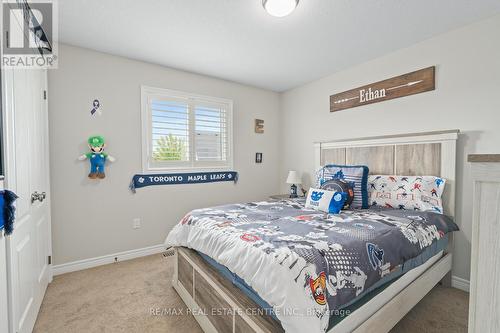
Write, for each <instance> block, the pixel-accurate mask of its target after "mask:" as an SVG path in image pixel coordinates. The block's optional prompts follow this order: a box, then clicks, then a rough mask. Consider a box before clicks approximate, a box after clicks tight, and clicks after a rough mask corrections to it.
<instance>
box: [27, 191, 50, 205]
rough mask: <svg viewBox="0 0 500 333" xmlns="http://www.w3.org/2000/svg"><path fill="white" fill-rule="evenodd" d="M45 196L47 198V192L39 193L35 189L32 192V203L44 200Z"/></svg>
mask: <svg viewBox="0 0 500 333" xmlns="http://www.w3.org/2000/svg"><path fill="white" fill-rule="evenodd" d="M45 198H47V193H46V192H42V193H38V192H37V191H35V192H33V193H32V194H31V204H34V203H35V201H37V200H38V201H40V202H43V201H44V200H45Z"/></svg>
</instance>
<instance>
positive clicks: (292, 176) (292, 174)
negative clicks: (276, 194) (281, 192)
mask: <svg viewBox="0 0 500 333" xmlns="http://www.w3.org/2000/svg"><path fill="white" fill-rule="evenodd" d="M286 183H287V184H292V186H290V198H297V197H298V195H297V185H300V184H302V179H301V178H300V177H299V173H298V172H297V171H289V172H288V178H287V179H286Z"/></svg>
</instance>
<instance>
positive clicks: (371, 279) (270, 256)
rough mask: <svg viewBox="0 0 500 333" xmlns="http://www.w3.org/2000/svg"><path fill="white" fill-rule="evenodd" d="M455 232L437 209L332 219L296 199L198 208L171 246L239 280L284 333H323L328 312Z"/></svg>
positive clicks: (354, 213) (175, 233)
mask: <svg viewBox="0 0 500 333" xmlns="http://www.w3.org/2000/svg"><path fill="white" fill-rule="evenodd" d="M455 230H458V227H457V226H456V224H455V223H453V221H452V220H451V219H450V218H449V217H447V216H445V215H441V214H437V213H432V212H419V211H407V210H387V209H369V210H352V211H343V212H341V213H340V214H338V215H328V214H324V213H321V212H318V211H312V210H308V209H306V208H305V207H304V201H303V200H300V199H299V200H282V201H262V202H254V203H247V204H233V205H225V206H219V207H212V208H205V209H197V210H193V211H192V212H190V213H188V214H187V215H186V216H185V217H184V218H183V219H182V220H181V221H180V223H179V224H178V225H176V226H175V227H174V229H173V230H172V231H171V232H170V234H169V235H168V237H167V240H166V244H167V245H168V246H184V247H188V248H192V249H194V250H196V251H199V252H202V253H204V254H206V255H208V256H210V257H211V258H213V259H214V260H215V261H217V262H218V263H220V264H222V265H224V266H226V267H227V268H228V269H229V270H230V271H232V272H233V273H235V274H237V275H238V276H240V277H241V278H242V279H244V280H245V282H246V283H247V284H248V285H249V286H251V287H252V288H253V289H254V290H255V291H256V292H257V293H258V294H259V296H260V297H261V298H262V299H263V300H264V301H266V302H267V303H269V304H270V305H272V306H273V309H274V314H275V315H276V317H277V318H278V319H279V320H280V321H281V324H282V326H283V328H284V329H285V331H287V332H324V331H325V330H326V329H327V327H328V323H329V318H330V315H331V314H333V313H334V312H335V311H338V310H339V309H341V308H342V307H343V306H345V305H346V304H348V303H349V302H350V301H352V300H353V299H354V298H356V297H358V296H360V295H362V294H363V292H364V291H365V290H367V289H368V288H370V286H373V285H374V284H375V283H377V281H379V280H380V279H382V278H383V277H384V276H386V275H387V274H389V273H390V272H391V271H392V270H394V269H395V268H397V267H399V266H400V265H401V264H403V263H404V262H405V261H407V260H409V259H411V258H414V257H416V256H418V255H419V254H421V253H422V252H423V250H424V249H425V248H426V247H428V246H430V245H431V244H433V242H435V241H437V240H438V239H440V238H442V237H443V236H444V235H445V234H446V233H448V232H450V231H455Z"/></svg>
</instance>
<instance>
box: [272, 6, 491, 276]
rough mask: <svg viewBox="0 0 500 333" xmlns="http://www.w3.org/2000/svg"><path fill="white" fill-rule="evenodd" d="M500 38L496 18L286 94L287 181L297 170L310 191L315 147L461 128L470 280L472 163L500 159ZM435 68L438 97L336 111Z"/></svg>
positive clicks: (460, 215)
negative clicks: (477, 156) (346, 98)
mask: <svg viewBox="0 0 500 333" xmlns="http://www.w3.org/2000/svg"><path fill="white" fill-rule="evenodd" d="M499 31H500V16H496V17H494V18H492V19H488V20H485V21H482V22H479V23H476V24H474V25H471V26H467V27H465V28H462V29H459V30H455V31H452V32H449V33H446V34H444V35H440V36H438V37H436V38H433V39H429V40H427V41H424V42H422V43H419V44H416V45H414V46H412V47H409V48H406V49H402V50H399V51H397V52H394V53H392V54H389V55H386V56H384V57H381V58H378V59H375V60H373V61H370V62H367V63H364V64H361V65H359V66H356V67H353V68H350V69H348V70H345V71H342V72H339V73H336V74H334V75H331V76H328V77H325V78H323V79H321V80H318V81H315V82H312V83H309V84H307V85H304V86H302V87H299V88H296V89H293V90H291V91H288V92H286V93H284V94H283V95H282V100H281V102H282V106H281V113H282V114H281V121H282V123H283V125H282V138H281V142H282V151H281V158H282V163H281V178H283V177H285V175H286V172H287V171H288V170H290V169H296V170H299V171H302V172H304V173H305V175H304V180H305V181H306V182H308V184H310V178H309V177H310V173H311V172H312V170H313V169H314V164H313V163H314V151H313V142H314V141H321V140H334V139H345V138H356V137H363V136H375V135H386V134H398V133H406V132H418V131H432V130H443V129H460V130H461V131H462V135H461V136H460V139H459V142H458V156H457V159H458V160H457V169H458V170H457V172H458V177H457V183H458V186H457V207H458V208H457V216H456V221H457V223H458V224H459V226H460V228H461V231H460V232H459V233H458V235H457V237H456V242H455V251H454V257H453V258H454V263H453V274H454V275H456V276H458V277H460V278H464V279H469V271H470V239H471V218H472V210H471V200H472V184H471V179H470V165H469V164H468V163H467V162H466V156H467V154H470V153H499V152H500V147H499V143H500V99H499V98H498V94H499V92H500V44H499V43H498V36H499V35H498V33H499ZM432 65H436V66H437V73H436V78H437V79H436V90H435V91H433V92H428V93H423V94H419V95H414V96H409V97H405V98H400V99H395V100H391V101H386V102H381V103H377V104H372V105H368V106H363V107H358V108H353V109H348V110H345V111H340V112H335V113H330V112H329V96H330V95H331V94H333V93H337V92H341V91H344V90H348V89H351V88H355V87H358V86H361V85H364V84H368V83H372V82H376V81H379V80H383V79H386V78H389V77H392V76H396V75H400V74H403V73H406V72H410V71H412V70H416V69H420V68H424V67H427V66H432ZM281 188H282V191H285V190H286V185H285V184H281Z"/></svg>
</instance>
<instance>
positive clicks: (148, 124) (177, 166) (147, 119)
mask: <svg viewBox="0 0 500 333" xmlns="http://www.w3.org/2000/svg"><path fill="white" fill-rule="evenodd" d="M152 98H157V99H163V100H178V101H185V102H187V103H188V105H189V106H188V114H189V121H188V126H189V142H188V146H189V161H163V162H154V161H153V159H152V155H153V147H152V144H153V136H152V127H153V126H152V125H153V119H152V112H151V108H150V107H149V101H150V100H151V99H152ZM196 102H198V103H207V104H211V103H213V104H217V105H220V104H224V106H225V112H226V117H225V118H226V127H227V133H226V134H227V145H228V149H227V152H226V153H227V158H226V161H195V151H196V149H195V128H194V126H195V121H193V120H192V117H193V115H194V108H193V106H194V105H195V104H196ZM193 119H194V118H193ZM141 123H142V136H141V139H142V171H143V172H144V173H163V172H172V171H175V172H210V171H230V170H232V169H233V101H232V100H230V99H225V98H219V97H211V96H205V95H199V94H193V93H188V92H183V91H178V90H172V89H165V88H157V87H150V86H146V85H141Z"/></svg>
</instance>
